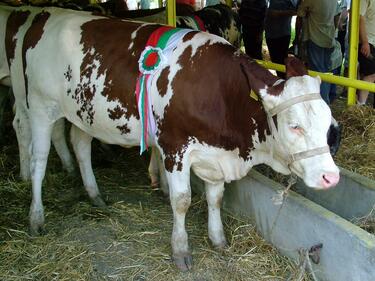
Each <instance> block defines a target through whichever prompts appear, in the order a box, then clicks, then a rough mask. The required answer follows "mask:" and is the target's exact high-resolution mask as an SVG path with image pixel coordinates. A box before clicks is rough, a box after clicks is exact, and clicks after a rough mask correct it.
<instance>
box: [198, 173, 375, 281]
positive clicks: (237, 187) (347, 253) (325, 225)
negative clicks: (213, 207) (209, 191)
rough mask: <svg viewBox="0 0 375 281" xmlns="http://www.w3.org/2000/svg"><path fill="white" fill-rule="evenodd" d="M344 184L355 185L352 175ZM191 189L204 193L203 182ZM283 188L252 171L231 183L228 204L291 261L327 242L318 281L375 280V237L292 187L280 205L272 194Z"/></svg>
mask: <svg viewBox="0 0 375 281" xmlns="http://www.w3.org/2000/svg"><path fill="white" fill-rule="evenodd" d="M354 181H355V180H354ZM355 182H356V183H358V184H359V183H360V182H358V181H355ZM345 184H348V185H350V184H352V182H351V179H350V178H346V177H343V181H342V182H341V185H344V186H343V187H342V188H343V189H344V188H346V186H345ZM192 187H193V189H194V190H196V191H198V192H203V191H204V188H203V183H202V181H201V180H199V179H198V178H197V177H195V176H193V177H192ZM284 188H285V187H283V186H281V185H280V184H278V183H276V182H274V181H272V180H270V179H269V178H267V177H265V176H263V175H261V174H260V173H258V172H256V171H254V170H252V171H251V172H250V173H249V174H248V176H246V177H245V178H243V179H242V180H240V181H236V182H233V183H231V184H228V185H227V186H226V190H225V195H224V203H223V208H224V209H225V210H226V211H228V212H230V213H232V214H234V215H238V216H241V217H245V218H248V219H249V220H250V221H251V222H252V223H255V224H256V227H257V230H258V231H259V232H260V233H261V234H262V236H263V237H264V238H265V239H266V240H267V241H268V242H270V243H272V244H273V245H274V246H275V247H276V248H277V249H278V250H279V251H280V252H281V253H282V254H283V255H286V256H288V257H290V258H292V259H295V260H299V253H298V251H299V250H300V249H310V248H311V247H312V246H314V245H317V244H320V243H322V244H323V248H322V250H321V252H320V262H319V264H314V263H312V265H313V270H314V273H315V275H316V276H317V278H319V280H326V281H338V280H340V281H342V280H348V281H373V280H375V236H374V235H372V234H370V233H368V232H366V231H364V230H363V229H361V228H359V227H358V226H356V225H354V224H352V223H351V222H349V221H348V220H346V219H344V218H343V217H341V216H339V215H337V214H335V213H334V212H332V211H330V210H328V209H326V208H324V207H323V206H321V205H319V204H317V203H315V202H313V201H311V200H309V199H308V198H306V197H304V196H302V195H300V194H298V193H296V192H293V191H289V193H288V196H287V198H286V200H285V202H284V204H283V205H276V204H275V203H274V201H273V198H275V196H277V194H278V191H281V190H283V189H284ZM340 188H341V187H339V188H338V189H337V190H339V189H340ZM353 192H354V191H353ZM343 193H344V192H343ZM354 193H355V192H354ZM349 198H350V196H348V200H349ZM359 198H360V196H359V195H358V200H359ZM326 201H327V202H328V201H329V200H326ZM337 201H340V200H337ZM348 202H349V201H348ZM373 202H374V201H373ZM327 204H328V203H327ZM337 205H339V204H337ZM369 205H371V204H369ZM349 206H351V205H349ZM342 209H345V208H344V207H343V208H342ZM354 213H355V214H358V213H359V212H354Z"/></svg>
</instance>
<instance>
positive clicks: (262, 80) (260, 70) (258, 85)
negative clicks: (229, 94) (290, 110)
mask: <svg viewBox="0 0 375 281" xmlns="http://www.w3.org/2000/svg"><path fill="white" fill-rule="evenodd" d="M240 59H241V62H240V66H241V70H242V72H243V73H244V75H245V77H246V79H247V82H248V84H249V88H251V89H252V90H253V91H254V92H255V93H257V94H258V95H261V94H262V93H261V92H264V90H266V89H267V88H269V87H271V86H272V85H273V84H274V83H275V82H276V81H277V80H279V78H278V77H277V76H275V75H273V74H272V73H271V72H269V71H268V70H267V69H265V68H264V67H262V66H261V65H259V64H258V63H257V62H256V61H255V60H253V59H250V58H249V57H248V56H247V55H241V57H240Z"/></svg>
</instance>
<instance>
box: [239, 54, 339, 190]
mask: <svg viewBox="0 0 375 281" xmlns="http://www.w3.org/2000/svg"><path fill="white" fill-rule="evenodd" d="M251 63H254V62H249V64H251ZM247 69H248V70H250V69H251V67H250V68H249V67H247ZM246 74H247V76H248V81H249V84H250V86H251V88H252V89H253V90H254V91H255V92H256V93H257V94H258V95H259V96H260V97H261V98H262V103H263V106H264V108H265V111H266V112H267V115H268V123H269V126H270V130H271V133H272V135H273V139H274V141H273V147H272V150H273V156H274V159H275V160H276V161H279V162H280V163H281V164H282V165H283V166H284V170H283V169H281V172H284V173H287V172H290V171H291V172H293V173H295V174H297V175H298V176H299V177H300V178H302V179H303V180H304V182H305V184H306V185H308V186H310V187H312V188H317V189H322V188H329V187H333V186H335V185H336V184H337V183H338V181H339V169H338V167H337V166H336V165H335V163H334V161H333V159H332V156H331V154H330V151H329V148H328V146H327V132H328V129H329V127H330V124H331V111H330V108H329V107H328V105H327V104H326V103H325V102H324V101H323V99H321V97H320V83H321V80H320V78H319V77H311V76H308V75H307V69H306V68H305V66H304V65H303V64H302V62H301V61H300V60H298V59H296V58H288V59H287V60H286V74H287V80H286V81H284V80H278V78H277V77H275V76H273V75H272V74H266V72H262V74H261V75H259V73H257V74H254V71H253V73H251V71H250V72H249V71H246Z"/></svg>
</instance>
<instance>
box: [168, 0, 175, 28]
mask: <svg viewBox="0 0 375 281" xmlns="http://www.w3.org/2000/svg"><path fill="white" fill-rule="evenodd" d="M167 23H168V25H170V26H176V1H175V0H167Z"/></svg>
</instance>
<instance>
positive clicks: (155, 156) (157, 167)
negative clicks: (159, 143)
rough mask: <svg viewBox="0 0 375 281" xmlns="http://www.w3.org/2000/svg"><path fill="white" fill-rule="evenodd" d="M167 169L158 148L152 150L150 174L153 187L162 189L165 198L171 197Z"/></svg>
mask: <svg viewBox="0 0 375 281" xmlns="http://www.w3.org/2000/svg"><path fill="white" fill-rule="evenodd" d="M165 173H166V172H165V168H164V165H163V163H162V158H161V156H160V152H159V150H158V148H157V147H153V148H152V152H151V159H150V165H149V166H148V174H149V175H150V179H151V187H152V188H156V187H158V186H159V187H160V189H161V190H162V191H163V193H164V195H165V196H168V195H169V187H168V180H167V177H166V174H165Z"/></svg>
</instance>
